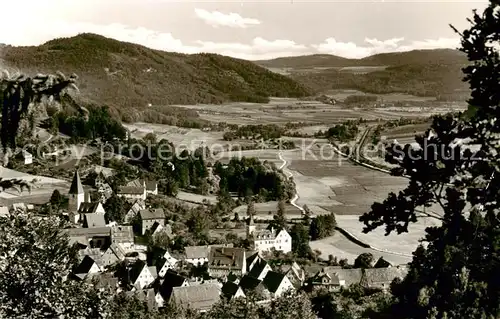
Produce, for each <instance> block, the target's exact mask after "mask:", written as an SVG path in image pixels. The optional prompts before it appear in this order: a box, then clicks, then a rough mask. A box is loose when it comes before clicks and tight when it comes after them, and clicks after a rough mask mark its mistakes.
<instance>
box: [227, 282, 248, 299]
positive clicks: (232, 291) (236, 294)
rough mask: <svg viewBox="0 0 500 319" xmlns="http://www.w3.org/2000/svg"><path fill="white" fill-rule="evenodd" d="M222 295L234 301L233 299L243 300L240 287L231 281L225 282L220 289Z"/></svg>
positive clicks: (243, 296) (243, 294) (243, 295)
mask: <svg viewBox="0 0 500 319" xmlns="http://www.w3.org/2000/svg"><path fill="white" fill-rule="evenodd" d="M221 292H222V295H223V296H224V297H225V298H226V299H228V300H231V299H234V298H245V297H246V296H245V293H244V292H243V289H241V287H240V286H239V285H238V284H236V283H234V282H232V281H227V282H225V283H224V285H223V286H222V289H221Z"/></svg>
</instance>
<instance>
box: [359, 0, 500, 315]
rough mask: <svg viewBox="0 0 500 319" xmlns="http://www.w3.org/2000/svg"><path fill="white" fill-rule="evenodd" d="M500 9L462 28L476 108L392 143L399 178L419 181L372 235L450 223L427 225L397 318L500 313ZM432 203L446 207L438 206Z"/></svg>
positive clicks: (370, 216) (384, 209) (381, 213)
mask: <svg viewBox="0 0 500 319" xmlns="http://www.w3.org/2000/svg"><path fill="white" fill-rule="evenodd" d="M499 7H500V4H499V2H498V1H490V4H489V6H488V7H487V8H486V9H485V11H484V12H483V13H482V14H479V13H477V12H474V15H473V18H472V19H470V20H469V21H470V23H471V27H470V28H469V29H467V30H465V31H464V32H462V33H460V35H461V37H462V46H461V51H463V52H464V53H466V54H467V57H468V59H469V61H470V65H469V66H467V67H465V68H464V69H463V72H464V74H465V80H466V81H468V82H469V85H470V88H471V98H470V99H469V101H468V102H469V104H470V108H471V110H472V112H468V115H467V116H464V115H463V114H459V115H458V116H452V115H448V116H444V117H437V118H435V119H434V120H433V123H432V125H431V129H430V130H429V131H427V132H426V133H425V134H424V135H422V136H417V137H416V138H415V140H416V142H417V143H418V144H419V146H420V147H419V148H412V147H410V146H409V145H407V146H404V147H402V146H400V145H392V146H390V147H389V148H388V155H387V160H388V161H389V162H390V163H393V164H397V165H398V168H397V169H394V170H393V174H394V175H403V174H404V175H407V176H409V179H410V180H409V184H408V186H407V188H406V189H404V190H403V191H401V192H400V193H399V194H397V195H396V194H390V195H389V197H388V198H387V199H386V200H385V201H384V202H383V203H375V204H374V205H373V206H372V209H371V211H370V212H368V213H367V214H365V215H363V216H362V217H361V218H360V220H361V221H362V222H364V224H365V231H366V232H369V231H371V230H373V229H375V228H378V227H381V226H385V229H386V232H387V233H391V232H394V231H395V232H398V233H402V232H407V231H408V230H409V229H410V228H411V227H410V225H411V224H412V223H415V222H417V221H418V219H420V218H423V217H429V216H431V217H434V218H436V219H438V220H439V221H440V222H441V226H436V227H429V228H428V229H427V231H426V236H425V242H426V247H423V246H422V247H419V248H418V249H417V251H416V252H415V253H414V257H413V261H412V262H411V264H410V272H409V274H408V276H407V277H406V278H405V279H404V280H403V281H402V282H401V283H400V284H397V285H394V287H393V293H394V295H395V297H396V300H397V302H396V303H395V305H394V306H393V307H391V308H390V313H391V314H392V315H393V317H394V318H408V317H412V318H444V317H447V318H497V317H498V316H500V308H499V304H500V303H499V301H500V282H499V280H498V266H499V261H500V258H499V256H500V222H499V220H498V213H499V208H500V207H499V206H498V202H497V199H498V193H499V191H500V175H499V174H498V173H499V172H498V171H499V165H498V163H499V159H500V157H499V155H498V154H499V153H498V151H499V149H498V143H497V141H498V133H500V123H499V122H498V121H497V116H498V111H497V110H498V107H499V106H500V95H499V94H498V83H500V59H499V53H498V47H497V48H494V47H493V46H492V45H493V44H496V45H498V44H499V40H500V32H499V30H500V16H499V14H498V10H499ZM431 131H432V134H429V133H430V132H431ZM474 145H475V146H476V147H475V148H474ZM431 205H439V206H440V210H441V212H437V213H435V212H429V207H430V206H431Z"/></svg>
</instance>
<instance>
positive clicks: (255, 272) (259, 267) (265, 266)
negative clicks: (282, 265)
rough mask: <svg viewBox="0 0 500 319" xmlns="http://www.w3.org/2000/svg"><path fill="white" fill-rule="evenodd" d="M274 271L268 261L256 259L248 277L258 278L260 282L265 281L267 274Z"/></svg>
mask: <svg viewBox="0 0 500 319" xmlns="http://www.w3.org/2000/svg"><path fill="white" fill-rule="evenodd" d="M272 270H273V269H272V268H271V266H270V265H269V263H268V262H267V261H265V260H264V259H261V258H258V259H256V262H254V263H253V264H252V267H251V269H250V271H249V272H248V275H249V276H251V277H254V278H257V279H259V280H263V279H264V278H265V277H266V275H267V273H268V272H270V271H272Z"/></svg>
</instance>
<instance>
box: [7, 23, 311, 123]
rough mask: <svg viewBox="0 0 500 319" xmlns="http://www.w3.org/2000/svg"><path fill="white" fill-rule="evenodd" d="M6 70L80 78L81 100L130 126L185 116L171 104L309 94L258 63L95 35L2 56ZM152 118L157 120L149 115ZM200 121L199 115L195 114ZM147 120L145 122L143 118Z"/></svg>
mask: <svg viewBox="0 0 500 319" xmlns="http://www.w3.org/2000/svg"><path fill="white" fill-rule="evenodd" d="M1 50H2V52H1V53H2V54H1V55H0V56H1V57H2V60H1V61H0V62H1V63H2V64H3V66H6V67H8V68H14V69H20V70H21V71H23V72H26V73H28V74H34V73H38V72H56V71H62V72H63V73H69V74H71V73H76V74H77V75H78V76H79V81H78V86H79V89H80V96H79V97H78V98H80V99H84V100H87V101H89V102H92V103H96V104H100V105H108V106H110V107H111V109H112V111H113V112H114V113H119V114H120V115H121V117H122V119H124V120H126V121H136V120H150V119H148V118H147V117H151V116H153V117H154V116H155V115H154V114H151V113H152V111H151V110H148V105H149V104H152V105H153V106H155V107H154V109H155V111H159V112H161V113H165V114H166V115H167V116H174V117H176V116H178V115H179V112H182V110H180V109H175V108H173V107H169V108H165V107H164V106H165V105H172V104H196V103H223V102H229V101H245V102H267V101H268V98H269V97H270V96H278V97H303V96H307V95H309V93H310V92H309V91H308V89H306V88H305V87H304V86H303V85H301V84H298V83H297V82H296V81H295V80H293V79H291V78H289V77H285V76H282V75H279V74H276V73H273V72H270V71H268V70H267V69H265V68H263V67H260V66H258V65H256V64H254V63H252V62H249V61H245V60H240V59H235V58H231V57H226V56H222V55H217V54H205V53H202V54H190V55H187V54H179V53H171V52H164V51H158V50H153V49H149V48H146V47H144V46H141V45H137V44H132V43H126V42H121V41H117V40H114V39H110V38H106V37H103V36H100V35H96V34H89V33H87V34H80V35H78V36H75V37H71V38H60V39H54V40H51V41H48V42H46V43H45V44H43V45H40V46H29V47H12V46H5V47H3V48H2V49H1ZM145 114H151V115H146V116H145ZM191 115H192V116H194V114H191ZM144 117H146V118H144Z"/></svg>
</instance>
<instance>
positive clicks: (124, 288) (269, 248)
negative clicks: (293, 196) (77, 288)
mask: <svg viewBox="0 0 500 319" xmlns="http://www.w3.org/2000/svg"><path fill="white" fill-rule="evenodd" d="M91 192H94V194H95V193H96V192H97V193H98V194H99V196H98V197H97V198H98V200H95V201H91V196H90V193H91ZM117 195H118V196H120V197H122V198H125V199H126V200H127V202H128V207H129V208H128V210H127V212H126V216H125V220H124V222H123V223H122V224H118V223H116V222H109V221H107V220H106V218H105V216H106V211H105V209H104V206H103V204H104V203H105V202H106V200H107V199H108V198H110V197H111V196H112V190H111V187H110V186H109V185H108V184H107V183H106V178H105V174H104V173H103V172H102V171H101V172H99V174H97V177H96V180H95V187H94V188H92V189H89V188H88V187H84V185H83V184H82V181H81V177H80V174H79V172H78V170H76V171H75V172H74V176H73V179H72V182H71V186H70V188H69V191H68V194H67V197H68V200H69V201H68V210H67V212H65V213H64V214H65V215H66V217H67V219H68V221H69V222H70V223H71V224H72V225H73V226H72V227H71V228H67V229H64V231H65V232H66V233H67V235H68V237H69V240H70V243H71V244H73V245H76V246H77V247H78V248H79V253H78V256H79V264H78V265H77V267H75V269H74V270H73V273H72V279H73V280H82V281H90V282H93V283H95V285H96V287H98V288H99V289H104V290H107V291H109V292H112V293H117V294H118V293H120V292H124V293H126V294H127V295H128V296H131V297H136V298H138V299H139V300H141V301H143V302H145V303H147V305H148V307H150V308H151V309H158V308H163V307H165V306H167V305H168V304H169V303H174V304H176V305H182V306H186V307H189V308H190V309H194V310H197V311H200V312H206V311H208V310H209V309H210V307H211V306H212V305H214V304H216V303H217V302H219V301H220V300H221V299H222V298H226V299H227V300H231V299H233V298H247V297H248V296H251V297H252V298H253V300H257V301H258V302H259V303H266V302H270V301H271V300H273V299H275V298H279V297H280V296H282V295H284V294H286V293H294V292H297V291H309V292H310V291H313V290H315V289H327V290H329V291H332V292H336V291H340V290H341V289H342V288H346V287H349V286H350V285H353V284H357V285H362V286H363V287H366V288H373V289H380V290H382V291H388V290H389V288H390V284H391V282H392V281H393V280H394V279H395V278H400V279H401V278H404V276H405V275H406V272H407V265H393V264H391V263H390V262H388V261H386V260H384V258H383V257H381V258H380V259H378V260H377V261H375V262H374V263H373V264H372V265H370V266H369V267H373V268H366V269H365V268H353V267H341V266H328V265H319V264H313V265H308V266H303V265H302V266H301V265H299V264H298V263H297V262H295V261H293V262H281V263H280V262H278V263H276V262H273V263H270V262H269V259H271V258H272V256H273V255H275V254H276V253H282V254H287V253H290V252H291V251H292V246H293V245H294V243H293V242H292V237H291V236H290V234H289V233H288V232H287V231H286V230H285V229H281V230H279V229H274V228H272V227H271V229H264V228H260V226H258V225H260V224H258V223H255V222H254V218H253V216H252V215H251V216H249V217H248V218H247V219H246V220H245V224H246V227H245V230H246V233H245V236H246V239H247V240H249V241H250V247H251V249H250V250H249V249H245V248H241V247H234V245H233V244H232V243H226V244H214V245H204V246H187V247H185V250H184V253H183V254H174V253H172V252H170V251H168V250H165V249H158V248H157V247H156V248H154V249H150V248H151V247H148V246H147V244H144V243H138V242H137V241H136V238H138V236H141V235H146V234H147V235H148V236H166V237H167V238H173V235H174V234H173V233H172V227H171V221H169V220H167V218H166V214H165V211H164V210H163V209H162V208H151V206H150V205H149V199H150V197H151V196H153V195H158V185H157V182H155V181H145V180H139V179H137V180H133V181H130V182H129V183H127V184H126V185H125V186H122V187H121V188H120V189H119V191H118V194H117ZM93 197H94V198H95V196H93ZM32 209H34V207H33V205H31V204H28V205H26V204H23V203H15V204H12V205H11V206H10V207H8V206H4V207H2V208H1V209H0V212H1V214H0V216H4V217H7V216H8V215H9V212H11V213H14V212H16V211H19V210H32ZM133 220H136V221H138V223H139V224H138V226H139V227H134V225H132V221H133Z"/></svg>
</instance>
